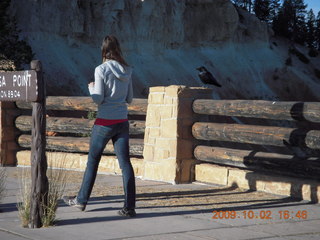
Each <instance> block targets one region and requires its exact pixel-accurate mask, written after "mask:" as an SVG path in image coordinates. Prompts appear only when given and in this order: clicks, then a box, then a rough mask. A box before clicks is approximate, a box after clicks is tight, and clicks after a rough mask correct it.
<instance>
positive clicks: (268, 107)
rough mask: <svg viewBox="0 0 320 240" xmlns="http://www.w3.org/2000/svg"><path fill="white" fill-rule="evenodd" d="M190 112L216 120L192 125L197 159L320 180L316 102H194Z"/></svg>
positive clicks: (319, 109) (319, 124)
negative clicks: (201, 142)
mask: <svg viewBox="0 0 320 240" xmlns="http://www.w3.org/2000/svg"><path fill="white" fill-rule="evenodd" d="M193 111H194V112H195V113H198V114H206V115H213V116H212V117H211V118H213V120H214V119H217V120H218V121H219V122H196V123H194V124H193V127H192V134H193V136H194V137H195V138H196V139H198V140H205V141H203V144H200V145H198V146H197V147H196V148H195V150H194V155H195V157H196V158H197V159H198V160H201V161H205V162H210V163H215V164H220V165H225V166H232V167H238V168H244V169H249V170H255V171H261V172H268V173H272V174H274V173H276V174H280V175H288V176H294V177H303V178H308V179H316V180H320V130H319V129H320V103H315V102H272V101H260V100H259V101H248V100H207V99H206V100H202V99H198V100H195V101H194V103H193ZM207 141H210V144H207ZM208 145H210V146H208Z"/></svg>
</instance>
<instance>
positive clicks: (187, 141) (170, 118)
mask: <svg viewBox="0 0 320 240" xmlns="http://www.w3.org/2000/svg"><path fill="white" fill-rule="evenodd" d="M197 98H201V99H210V98H212V89H207V88H193V87H190V88H189V87H186V86H177V85H173V86H168V87H152V88H150V94H149V97H148V109H147V116H146V130H145V138H144V152H143V157H144V174H143V176H144V178H145V179H149V180H157V181H165V182H170V183H186V182H192V181H193V180H194V168H195V163H196V160H195V158H194V156H193V149H194V147H195V146H196V145H197V141H195V139H194V138H193V136H192V132H191V129H192V128H191V127H192V124H193V123H194V122H196V121H200V120H204V119H206V116H201V115H198V114H195V113H193V111H192V103H193V101H194V100H195V99H197Z"/></svg>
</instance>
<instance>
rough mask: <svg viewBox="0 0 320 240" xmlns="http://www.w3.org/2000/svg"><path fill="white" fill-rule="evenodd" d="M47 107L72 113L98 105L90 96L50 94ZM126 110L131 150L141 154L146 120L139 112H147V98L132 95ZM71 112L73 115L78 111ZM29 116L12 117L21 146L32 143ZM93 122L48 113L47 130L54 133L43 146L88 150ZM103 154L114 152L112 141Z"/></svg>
mask: <svg viewBox="0 0 320 240" xmlns="http://www.w3.org/2000/svg"><path fill="white" fill-rule="evenodd" d="M16 104H17V106H18V108H20V109H31V107H32V106H31V104H30V103H28V102H22V101H21V102H16ZM46 109H47V110H54V111H61V112H62V111H68V112H71V113H75V112H76V111H81V112H95V111H96V110H97V106H96V104H95V103H94V102H93V101H92V99H91V97H64V96H62V97H61V96H50V97H47V98H46ZM128 111H129V115H130V120H129V125H130V128H129V131H130V154H131V155H132V156H137V157H141V156H142V152H143V139H142V138H143V135H144V129H145V121H143V120H141V117H140V118H139V116H144V115H146V111H147V99H133V102H132V103H131V104H130V105H128ZM68 115H70V114H68ZM71 115H72V114H71ZM74 115H75V116H76V115H77V114H74ZM135 116H137V118H138V120H135ZM131 118H133V119H131ZM31 120H32V118H31V116H28V115H20V116H18V117H17V118H16V120H15V125H16V128H18V130H20V131H21V135H20V136H19V138H18V140H17V141H18V144H19V146H20V147H21V148H23V149H30V146H31V136H30V135H28V133H30V131H31ZM93 124H94V120H93V119H88V118H83V117H80V118H79V117H61V116H58V117H56V116H47V121H46V131H47V133H53V135H52V136H47V137H46V142H47V145H46V149H47V150H51V151H61V152H73V153H87V152H88V151H89V140H90V138H89V137H88V136H89V135H90V133H91V128H92V126H93ZM104 154H115V153H114V149H113V146H112V143H111V142H110V143H109V144H108V145H107V146H106V148H105V150H104Z"/></svg>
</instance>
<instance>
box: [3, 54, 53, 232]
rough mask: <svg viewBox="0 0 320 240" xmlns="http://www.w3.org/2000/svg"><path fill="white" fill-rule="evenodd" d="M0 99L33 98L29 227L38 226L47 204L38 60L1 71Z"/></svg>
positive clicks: (42, 96)
mask: <svg viewBox="0 0 320 240" xmlns="http://www.w3.org/2000/svg"><path fill="white" fill-rule="evenodd" d="M0 101H28V102H32V143H31V194H30V196H31V202H30V227H31V228H40V227H41V226H42V221H41V217H42V216H43V214H45V210H44V208H45V207H46V206H47V197H48V189H49V187H48V185H49V184H48V178H47V175H46V172H47V159H46V152H45V150H46V136H45V131H46V93H45V84H44V80H43V74H42V66H41V62H40V61H38V60H33V61H32V62H31V70H26V71H15V72H0Z"/></svg>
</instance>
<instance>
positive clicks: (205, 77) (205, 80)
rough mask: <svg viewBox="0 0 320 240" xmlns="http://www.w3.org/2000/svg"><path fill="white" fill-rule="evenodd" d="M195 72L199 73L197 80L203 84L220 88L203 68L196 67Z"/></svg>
mask: <svg viewBox="0 0 320 240" xmlns="http://www.w3.org/2000/svg"><path fill="white" fill-rule="evenodd" d="M197 70H198V71H199V74H198V76H199V78H200V80H201V81H202V82H203V83H204V84H212V85H215V86H217V87H221V84H220V83H218V81H217V80H216V79H215V78H214V76H213V75H212V74H211V73H210V72H209V71H208V70H207V69H206V68H205V67H204V66H201V67H198V68H197Z"/></svg>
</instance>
